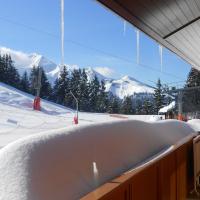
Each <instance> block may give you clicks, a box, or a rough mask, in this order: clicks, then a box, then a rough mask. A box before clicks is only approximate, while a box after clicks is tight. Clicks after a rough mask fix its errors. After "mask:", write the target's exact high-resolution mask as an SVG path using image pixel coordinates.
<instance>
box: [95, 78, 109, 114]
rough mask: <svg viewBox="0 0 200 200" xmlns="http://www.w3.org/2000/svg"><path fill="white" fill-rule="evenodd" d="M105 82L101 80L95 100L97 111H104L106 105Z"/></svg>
mask: <svg viewBox="0 0 200 200" xmlns="http://www.w3.org/2000/svg"><path fill="white" fill-rule="evenodd" d="M105 90H106V88H105V83H104V81H101V84H100V88H99V95H98V100H97V111H98V112H106V110H107V106H108V93H107V92H106V91H105Z"/></svg>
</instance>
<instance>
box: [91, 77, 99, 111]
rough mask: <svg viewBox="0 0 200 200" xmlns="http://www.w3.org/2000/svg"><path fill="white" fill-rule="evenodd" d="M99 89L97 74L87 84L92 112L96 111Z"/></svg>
mask: <svg viewBox="0 0 200 200" xmlns="http://www.w3.org/2000/svg"><path fill="white" fill-rule="evenodd" d="M99 91H100V83H99V81H98V78H97V76H95V77H94V79H93V80H92V81H91V82H90V84H89V100H90V110H91V111H92V112H95V111H98V96H99Z"/></svg>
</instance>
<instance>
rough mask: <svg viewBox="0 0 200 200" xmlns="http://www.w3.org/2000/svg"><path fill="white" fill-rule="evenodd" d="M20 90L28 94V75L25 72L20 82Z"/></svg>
mask: <svg viewBox="0 0 200 200" xmlns="http://www.w3.org/2000/svg"><path fill="white" fill-rule="evenodd" d="M20 89H21V90H22V91H24V92H27V93H29V92H30V82H29V78H28V74H27V72H26V71H25V72H24V74H23V75H22V77H21V80H20Z"/></svg>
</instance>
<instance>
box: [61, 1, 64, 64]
mask: <svg viewBox="0 0 200 200" xmlns="http://www.w3.org/2000/svg"><path fill="white" fill-rule="evenodd" d="M61 65H64V0H61Z"/></svg>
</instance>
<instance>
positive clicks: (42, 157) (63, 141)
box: [0, 120, 194, 200]
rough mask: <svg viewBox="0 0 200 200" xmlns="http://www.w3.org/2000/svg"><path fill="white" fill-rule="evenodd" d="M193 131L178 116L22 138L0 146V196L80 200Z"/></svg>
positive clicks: (22, 199) (8, 199)
mask: <svg viewBox="0 0 200 200" xmlns="http://www.w3.org/2000/svg"><path fill="white" fill-rule="evenodd" d="M193 133H194V130H193V129H192V128H191V127H190V126H189V125H188V124H187V123H185V122H180V121H176V120H165V121H160V122H155V123H147V122H143V121H136V120H123V121H118V122H107V123H102V124H90V125H82V126H76V127H71V128H65V129H60V130H57V131H48V132H46V133H42V134H37V135H34V136H29V137H26V138H23V139H20V140H18V141H16V142H13V143H11V144H9V145H7V146H6V147H4V148H3V149H1V150H0V163H1V164H0V199H1V200H5V199H6V200H35V199H37V200H55V199H56V200H66V199H69V200H76V199H79V198H80V197H82V196H83V195H85V194H87V193H88V192H90V191H92V190H94V189H95V188H96V187H98V186H99V185H101V184H103V183H105V182H107V181H108V180H111V179H113V178H114V177H116V176H118V175H120V174H121V173H123V172H125V171H127V170H129V169H131V168H133V167H134V166H136V165H138V164H140V163H141V162H143V161H145V160H147V159H149V158H151V157H152V156H154V155H155V154H158V153H159V152H162V151H163V150H164V149H167V148H169V147H170V146H171V145H174V144H175V143H177V142H178V141H180V140H181V139H183V138H185V137H188V136H190V135H192V134H193Z"/></svg>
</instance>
